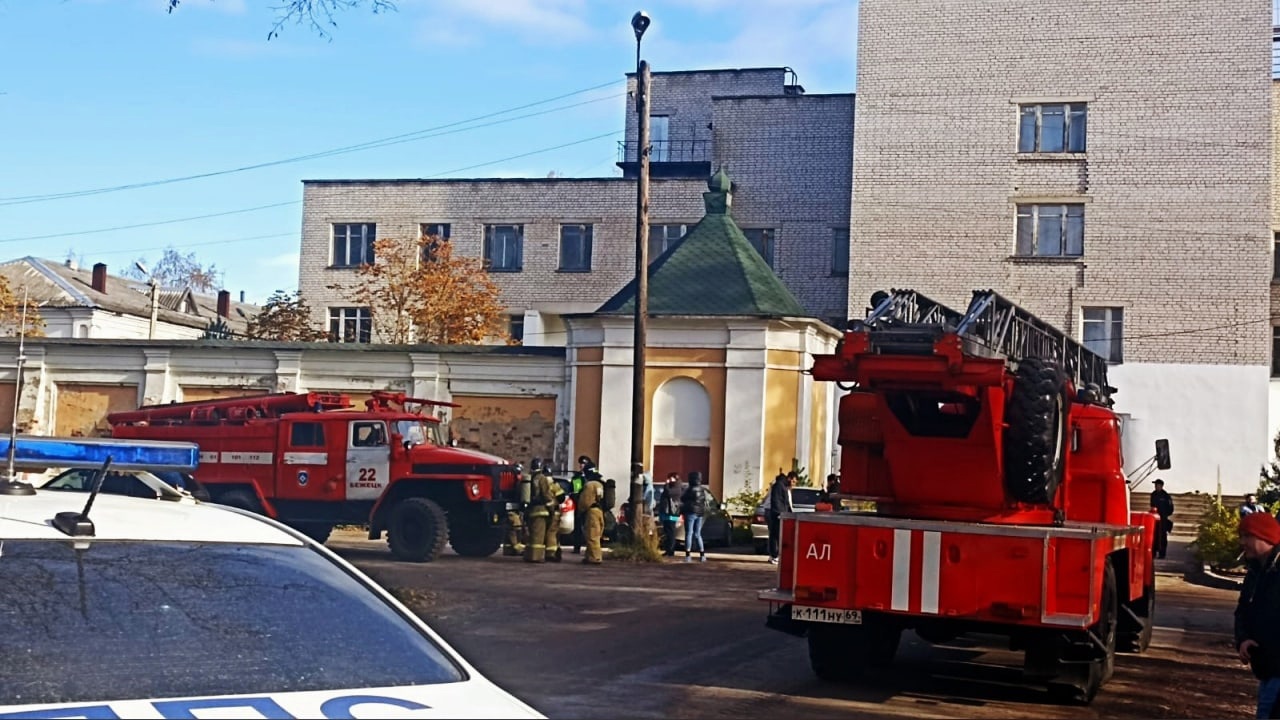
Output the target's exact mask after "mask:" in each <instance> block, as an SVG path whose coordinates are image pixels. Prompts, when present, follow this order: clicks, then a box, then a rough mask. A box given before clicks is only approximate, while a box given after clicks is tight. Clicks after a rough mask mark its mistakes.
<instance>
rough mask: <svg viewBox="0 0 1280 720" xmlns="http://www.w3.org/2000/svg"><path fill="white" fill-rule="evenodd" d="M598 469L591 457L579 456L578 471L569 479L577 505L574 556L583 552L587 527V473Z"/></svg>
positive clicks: (574, 519)
mask: <svg viewBox="0 0 1280 720" xmlns="http://www.w3.org/2000/svg"><path fill="white" fill-rule="evenodd" d="M595 469H596V463H595V461H594V460H592V459H591V456H590V455H579V456H578V469H577V471H576V472H574V473H573V476H572V477H570V478H569V482H570V484H571V485H573V502H574V503H576V504H577V509H576V510H575V511H574V518H573V554H574V555H577V554H578V553H580V552H582V533H583V528H584V527H585V526H586V521H587V510H586V508H584V507H583V506H582V501H581V500H580V499H579V498H581V497H582V488H583V486H584V485H586V483H587V473H588V472H589V471H592V470H595Z"/></svg>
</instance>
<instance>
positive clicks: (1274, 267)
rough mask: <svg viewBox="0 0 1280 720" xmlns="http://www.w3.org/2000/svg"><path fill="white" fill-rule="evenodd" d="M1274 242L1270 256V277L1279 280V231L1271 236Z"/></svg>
mask: <svg viewBox="0 0 1280 720" xmlns="http://www.w3.org/2000/svg"><path fill="white" fill-rule="evenodd" d="M1272 240H1273V242H1274V243H1275V245H1274V248H1273V252H1272V256H1271V279H1272V280H1280V233H1275V235H1274V236H1273V237H1272Z"/></svg>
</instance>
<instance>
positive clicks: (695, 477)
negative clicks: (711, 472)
mask: <svg viewBox="0 0 1280 720" xmlns="http://www.w3.org/2000/svg"><path fill="white" fill-rule="evenodd" d="M680 513H681V514H682V515H684V561H685V562H692V561H693V558H692V554H693V545H694V543H695V542H697V544H698V552H699V553H701V554H702V562H706V561H707V548H706V547H705V546H704V545H703V544H702V518H703V516H704V515H706V514H707V489H706V488H705V487H703V486H702V473H700V472H691V473H689V487H688V488H687V489H686V490H685V491H684V495H683V496H682V497H681V498H680Z"/></svg>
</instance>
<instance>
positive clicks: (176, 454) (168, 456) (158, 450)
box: [0, 435, 200, 472]
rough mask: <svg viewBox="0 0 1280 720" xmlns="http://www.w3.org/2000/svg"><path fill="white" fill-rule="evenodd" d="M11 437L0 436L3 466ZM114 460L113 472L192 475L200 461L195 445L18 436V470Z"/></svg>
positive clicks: (85, 466) (77, 466)
mask: <svg viewBox="0 0 1280 720" xmlns="http://www.w3.org/2000/svg"><path fill="white" fill-rule="evenodd" d="M8 453H9V438H8V436H3V437H0V466H3V465H4V463H5V462H6V459H7V458H8ZM108 456H110V458H111V468H112V469H113V470H177V471H180V472H192V471H194V470H195V469H196V465H198V464H199V462H200V448H199V446H197V445H196V444H195V443H185V442H169V441H164V440H117V439H114V438H66V437H44V436H40V435H19V436H18V441H17V449H16V451H15V452H14V468H15V469H17V470H25V471H32V470H47V469H49V468H58V469H68V470H69V469H89V468H99V467H102V463H104V462H106V459H107V457H108Z"/></svg>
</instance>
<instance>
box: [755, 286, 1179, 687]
mask: <svg viewBox="0 0 1280 720" xmlns="http://www.w3.org/2000/svg"><path fill="white" fill-rule="evenodd" d="M877 296H878V297H877V298H873V304H875V305H876V306H875V307H874V308H873V309H872V310H871V311H870V313H869V315H868V317H867V319H866V320H865V321H854V322H853V323H852V324H851V326H850V328H849V330H848V331H847V332H846V333H845V335H844V338H843V339H842V340H841V342H840V343H839V344H838V345H837V348H836V352H835V354H832V355H819V356H815V358H814V365H813V369H812V373H813V376H814V378H815V379H817V380H824V381H832V382H836V383H839V384H840V387H841V388H842V389H845V390H848V391H849V392H848V394H846V395H844V396H843V397H842V398H841V399H840V402H839V411H838V412H839V444H840V448H841V461H840V493H839V495H838V498H839V499H840V500H852V501H862V502H861V503H856V504H861V505H862V506H863V507H867V506H870V505H872V504H873V507H874V510H870V511H867V510H862V511H849V510H843V509H840V510H836V511H830V512H821V511H820V512H813V513H801V514H786V515H784V516H783V519H782V525H781V528H782V531H781V555H780V560H779V570H778V584H777V587H776V588H774V589H771V590H766V591H763V592H761V593H760V599H762V600H765V601H768V603H769V608H770V612H769V616H768V619H767V625H768V626H769V627H771V628H774V629H777V630H781V631H783V632H787V633H790V634H793V635H797V636H803V637H806V638H807V640H808V645H809V659H810V664H811V665H812V667H813V670H814V672H815V673H816V674H817V675H818V676H819V677H821V678H823V679H827V680H845V681H848V680H855V679H857V678H859V677H860V676H862V675H863V674H865V673H866V672H868V671H872V670H876V669H879V668H883V667H886V666H888V665H889V664H890V663H891V661H892V659H893V657H894V655H895V654H896V652H897V648H898V643H899V640H900V637H901V634H902V631H903V630H907V629H913V630H914V631H915V632H916V634H917V635H919V636H920V637H921V638H923V639H925V640H926V641H929V642H933V643H943V642H948V641H950V640H951V639H954V638H955V637H957V636H959V635H962V634H965V633H983V634H998V635H1005V636H1008V637H1009V639H1010V646H1011V647H1012V648H1013V649H1015V650H1017V649H1021V650H1024V651H1025V662H1024V675H1025V676H1026V677H1027V678H1028V679H1029V680H1032V681H1035V682H1042V683H1045V684H1047V685H1048V687H1049V690H1050V692H1051V693H1052V694H1053V695H1055V696H1057V697H1059V698H1060V699H1063V700H1067V701H1074V702H1082V703H1088V702H1090V701H1091V700H1092V699H1093V697H1094V695H1095V694H1096V693H1097V691H1098V688H1099V687H1100V686H1101V685H1102V684H1103V683H1104V682H1106V680H1107V679H1108V678H1109V677H1110V676H1111V673H1112V669H1113V667H1114V663H1115V653H1116V651H1117V650H1121V651H1126V652H1143V651H1144V650H1146V648H1147V645H1148V644H1149V643H1150V640H1151V629H1152V622H1153V619H1154V618H1153V615H1154V609H1155V574H1154V560H1153V553H1152V545H1153V538H1154V531H1155V523H1156V516H1155V515H1153V514H1152V513H1151V512H1150V511H1149V510H1150V509H1149V508H1136V509H1134V510H1131V509H1130V507H1129V490H1130V486H1129V483H1128V481H1127V480H1126V477H1125V474H1124V470H1123V459H1122V457H1121V447H1120V421H1119V418H1118V417H1117V415H1116V413H1115V412H1114V411H1113V410H1112V409H1111V408H1112V405H1113V403H1112V400H1111V395H1112V394H1113V393H1114V392H1116V390H1115V388H1112V387H1110V386H1109V385H1108V384H1107V377H1106V372H1107V363H1106V361H1105V360H1104V359H1103V358H1102V357H1100V356H1098V355H1097V354H1095V353H1093V352H1091V351H1090V350H1088V349H1087V348H1085V347H1083V346H1081V345H1079V344H1078V343H1076V342H1075V341H1073V340H1072V339H1071V338H1070V337H1068V336H1067V335H1066V334H1065V333H1063V332H1061V331H1060V330H1058V329H1056V328H1054V327H1052V326H1051V325H1049V324H1047V323H1045V322H1044V321H1042V320H1040V319H1038V318H1036V317H1035V316H1033V315H1031V314H1030V313H1028V312H1027V311H1026V310H1023V309H1022V308H1020V307H1018V306H1017V305H1015V304H1014V303H1012V302H1010V301H1009V300H1006V299H1005V298H1003V297H1001V296H1000V295H998V294H996V293H995V292H991V291H976V292H974V294H973V298H972V301H971V302H970V304H969V307H968V310H967V312H965V313H964V314H961V313H958V312H956V311H954V310H952V309H949V308H947V307H945V306H944V305H941V304H940V303H937V302H934V301H932V300H930V299H928V298H926V297H924V296H922V295H920V294H918V293H916V292H913V291H910V290H900V291H893V292H891V293H877ZM1142 467H1143V468H1144V469H1146V470H1147V472H1150V470H1151V469H1152V467H1159V468H1160V469H1167V468H1168V467H1169V458H1168V443H1167V442H1166V441H1164V440H1159V441H1157V442H1156V454H1155V457H1153V458H1151V459H1149V460H1147V461H1146V462H1145V463H1143V466H1142ZM866 501H871V502H869V503H868V502H866Z"/></svg>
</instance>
